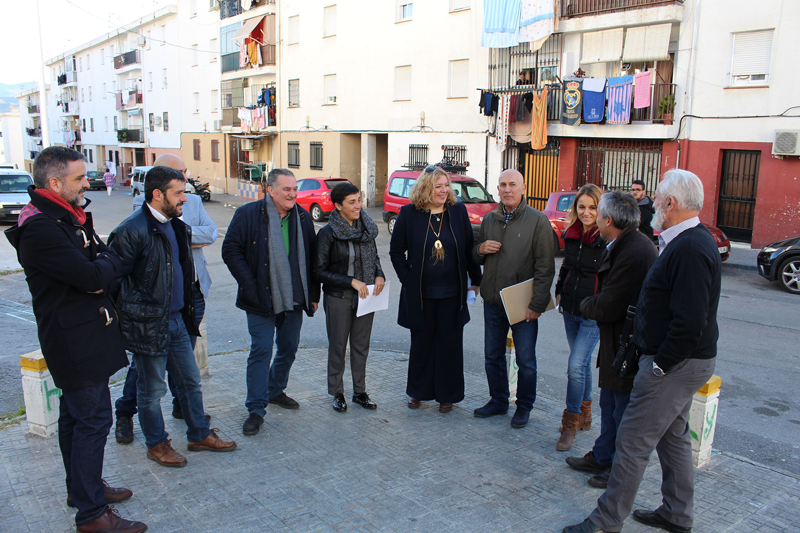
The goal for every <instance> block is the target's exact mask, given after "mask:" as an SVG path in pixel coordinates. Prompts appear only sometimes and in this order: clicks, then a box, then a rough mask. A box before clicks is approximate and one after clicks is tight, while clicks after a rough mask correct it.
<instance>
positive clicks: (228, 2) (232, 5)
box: [219, 0, 242, 20]
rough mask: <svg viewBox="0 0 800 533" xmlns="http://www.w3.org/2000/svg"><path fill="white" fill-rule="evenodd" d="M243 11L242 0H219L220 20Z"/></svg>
mask: <svg viewBox="0 0 800 533" xmlns="http://www.w3.org/2000/svg"><path fill="white" fill-rule="evenodd" d="M241 12H242V2H241V1H240V0H219V18H220V20H222V19H226V18H228V17H235V16H236V15H238V14H239V13H241Z"/></svg>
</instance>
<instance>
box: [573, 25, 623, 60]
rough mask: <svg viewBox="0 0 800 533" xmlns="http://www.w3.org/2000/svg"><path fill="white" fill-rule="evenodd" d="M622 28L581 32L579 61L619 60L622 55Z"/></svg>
mask: <svg viewBox="0 0 800 533" xmlns="http://www.w3.org/2000/svg"><path fill="white" fill-rule="evenodd" d="M622 35H623V33H622V28H617V29H614V30H604V31H593V32H588V33H584V34H583V54H581V63H582V64H586V63H606V62H609V61H619V58H620V56H621V55H622Z"/></svg>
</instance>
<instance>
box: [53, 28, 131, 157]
mask: <svg viewBox="0 0 800 533" xmlns="http://www.w3.org/2000/svg"><path fill="white" fill-rule="evenodd" d="M117 42H118V39H117V38H114V39H109V40H106V41H103V42H100V43H97V44H94V45H93V46H89V47H87V48H84V49H83V50H80V51H79V52H76V53H75V56H76V57H77V59H78V65H79V67H78V94H79V99H80V119H81V120H85V121H86V131H85V132H84V131H81V144H82V150H83V151H84V152H85V153H87V154H88V151H89V150H91V151H92V152H91V160H87V162H86V169H87V170H103V169H104V168H105V161H106V160H107V159H108V150H109V148H112V149H118V148H116V147H117V145H118V142H117V133H116V131H114V117H115V116H117V109H116V100H115V86H114V83H113V81H114V78H115V74H114V56H113V55H112V53H118V50H119V46H118V45H117V46H113V45H114V44H115V43H117ZM104 85H105V87H104ZM116 90H119V85H117V86H116ZM126 98H127V94H126ZM61 113H62V114H63V111H62V112H61ZM51 116H52V115H51ZM53 118H54V119H55V117H53ZM51 122H53V123H52V124H51V130H53V129H54V128H53V126H55V127H58V128H59V131H61V128H60V125H61V124H60V122H61V121H60V120H59V121H58V122H56V121H55V120H51ZM59 135H60V136H61V137H63V134H59ZM56 140H57V141H58V142H63V139H59V138H58V137H53V134H51V142H55V141H56Z"/></svg>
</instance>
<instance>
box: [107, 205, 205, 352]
mask: <svg viewBox="0 0 800 533" xmlns="http://www.w3.org/2000/svg"><path fill="white" fill-rule="evenodd" d="M170 224H172V228H173V229H174V230H175V237H176V239H177V241H178V246H179V247H180V249H179V250H178V254H179V257H180V262H181V269H182V270H183V298H184V306H183V309H182V310H181V315H182V316H183V321H184V323H185V324H186V331H187V332H188V333H189V335H194V336H197V337H199V336H200V332H199V331H198V329H197V324H196V323H195V310H194V291H195V290H200V289H199V288H198V287H196V282H195V276H194V261H193V259H192V228H191V227H190V226H188V225H186V224H185V223H184V222H183V221H182V220H180V219H178V218H173V219H172V220H170ZM160 226H161V224H160V223H159V222H158V221H157V220H156V219H155V217H154V216H153V214H152V213H151V212H150V208H149V207H147V205H142V207H141V209H139V210H137V211H135V212H134V213H133V214H131V215H130V216H129V217H128V218H126V219H125V220H123V221H122V222H121V223H120V225H119V226H117V227H116V228H115V229H114V231H112V232H111V235H109V237H108V246H109V247H110V248H111V250H112V251H114V253H116V254H117V255H118V256H119V258H120V261H121V263H122V266H121V268H120V276H121V280H120V284H119V287H118V292H117V295H116V302H117V310H118V311H119V315H120V325H121V326H122V339H123V342H124V344H125V348H126V349H127V350H129V351H131V352H133V353H135V354H137V355H149V356H153V357H159V356H165V355H167V353H168V352H169V343H170V337H169V315H170V312H169V310H170V305H171V303H172V267H171V261H172V250H171V248H170V244H169V239H168V238H167V236H166V235H165V234H164V232H163V230H162V229H161V227H160Z"/></svg>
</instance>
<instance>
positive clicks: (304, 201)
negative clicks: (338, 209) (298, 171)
mask: <svg viewBox="0 0 800 533" xmlns="http://www.w3.org/2000/svg"><path fill="white" fill-rule="evenodd" d="M340 183H349V181H348V180H346V179H344V178H303V179H300V180H297V203H298V204H300V205H301V206H302V207H303V208H305V209H306V211H308V212H309V213H311V218H313V219H314V222H322V221H323V220H325V219H326V218H327V217H328V215H330V214H331V211H333V210H334V209H335V208H334V207H333V202H331V189H333V188H334V187H336V186H337V185H339V184H340Z"/></svg>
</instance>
